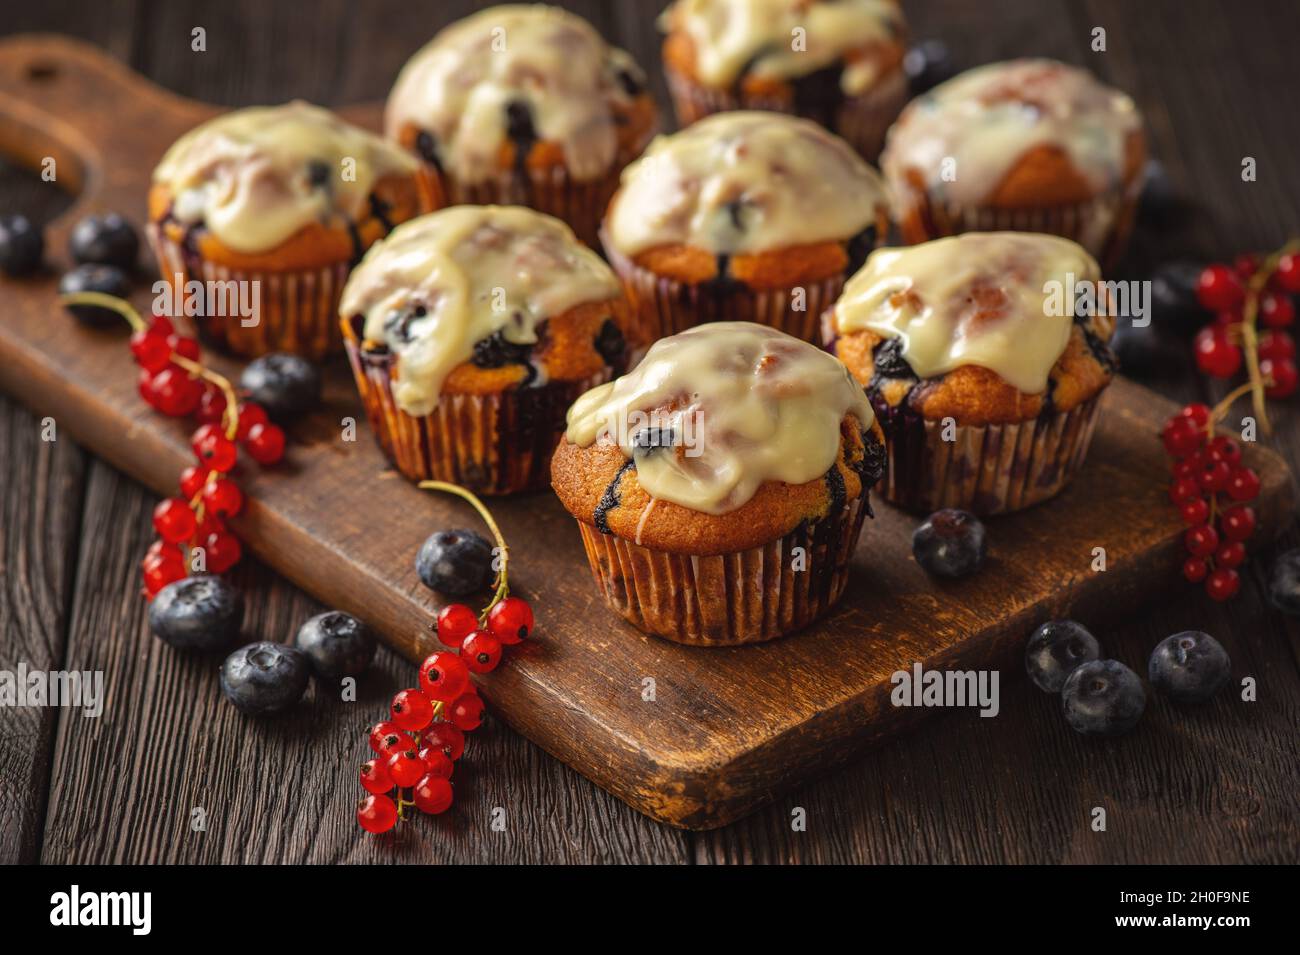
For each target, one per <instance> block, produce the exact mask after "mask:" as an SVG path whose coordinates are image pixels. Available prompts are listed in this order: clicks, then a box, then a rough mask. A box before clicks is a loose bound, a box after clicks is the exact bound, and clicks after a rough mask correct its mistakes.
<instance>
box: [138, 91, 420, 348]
mask: <svg viewBox="0 0 1300 955" xmlns="http://www.w3.org/2000/svg"><path fill="white" fill-rule="evenodd" d="M434 188H435V183H434V182H433V180H432V179H431V177H429V176H428V175H427V174H425V173H424V172H423V171H422V170H421V168H420V164H419V163H418V162H416V161H414V160H413V159H412V158H411V157H410V156H408V155H406V154H405V153H404V152H402V150H400V149H398V148H396V147H395V146H393V145H392V144H391V143H388V142H386V141H385V140H384V139H382V138H380V137H379V136H376V135H374V134H373V133H369V132H367V131H365V130H363V129H359V128H358V127H356V126H352V125H350V124H348V123H345V122H343V121H342V120H341V119H339V118H338V117H337V116H335V115H333V114H332V113H330V112H328V111H327V110H324V109H321V108H320V107H317V106H311V105H309V104H307V103H303V102H299V101H295V102H292V103H287V104H285V105H282V106H267V107H253V108H250V109H240V110H235V111H234V112H231V113H226V114H224V115H222V116H218V117H217V118H216V119H213V120H210V121H209V122H206V123H204V124H202V125H201V126H199V127H197V128H195V129H193V130H191V131H190V132H188V133H186V134H185V135H184V136H182V137H181V138H180V139H179V140H177V141H176V143H175V144H174V145H173V146H172V147H171V149H169V150H168V151H167V153H166V155H164V156H163V159H162V162H161V163H160V164H159V165H158V168H157V169H155V170H154V173H153V186H152V188H151V189H150V192H149V225H148V229H147V232H148V236H149V241H150V243H151V245H152V247H153V251H154V255H155V257H156V258H157V260H158V266H159V269H160V271H161V272H162V277H163V279H164V280H165V281H166V282H168V283H169V284H170V285H171V286H172V287H173V294H175V293H176V292H177V291H183V290H184V289H185V286H186V283H187V282H190V281H199V282H205V283H207V282H219V283H226V282H241V283H243V282H247V283H257V284H256V285H246V286H244V288H245V289H248V290H249V294H250V295H253V294H254V290H255V295H254V297H253V298H252V301H253V302H254V303H255V304H256V306H257V308H256V314H255V315H241V314H231V313H232V312H234V311H235V310H233V309H231V308H229V307H223V308H218V309H213V312H214V314H205V315H200V316H196V318H198V321H197V325H198V330H199V333H200V335H202V336H203V337H204V338H205V339H206V340H207V341H209V342H210V343H213V344H216V345H218V346H222V347H225V348H227V349H228V350H230V351H232V352H234V353H236V354H238V355H245V356H254V355H262V354H265V353H267V352H272V351H288V352H294V353H296V354H299V355H303V356H305V357H307V358H312V359H318V358H321V357H322V356H324V355H326V354H328V353H330V352H335V351H340V350H341V349H342V339H341V338H340V336H339V333H338V320H337V314H338V301H339V293H340V292H341V291H342V289H343V283H344V281H345V280H346V279H347V274H348V270H349V268H351V266H352V265H354V264H355V263H356V262H358V261H359V260H360V258H361V256H362V254H363V253H364V252H365V250H366V249H367V248H369V246H370V245H371V244H372V243H373V242H374V241H375V240H377V239H379V238H381V237H382V236H384V235H386V234H387V233H388V231H389V230H390V229H392V227H393V226H394V225H396V224H397V223H399V222H402V221H405V220H406V219H410V218H412V217H413V216H416V215H419V214H420V213H421V212H423V211H426V210H428V209H430V208H432V207H433V205H434V203H435V202H436V201H437V200H436V198H435V196H434V192H433V190H434ZM178 287H179V288H178ZM221 287H222V288H231V286H221Z"/></svg>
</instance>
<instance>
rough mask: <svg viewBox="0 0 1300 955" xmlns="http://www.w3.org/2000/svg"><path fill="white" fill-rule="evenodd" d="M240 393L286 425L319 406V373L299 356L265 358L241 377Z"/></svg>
mask: <svg viewBox="0 0 1300 955" xmlns="http://www.w3.org/2000/svg"><path fill="white" fill-rule="evenodd" d="M239 389H240V391H242V392H243V393H244V394H245V395H247V396H248V399H249V400H250V401H253V402H256V403H257V404H259V405H261V406H262V407H263V408H265V409H266V413H267V414H268V415H270V416H271V417H272V418H273V419H274V420H275V421H279V422H281V423H284V422H286V421H292V420H293V419H294V418H297V417H298V416H299V415H302V414H304V413H306V412H308V411H311V410H312V409H313V408H315V407H316V406H317V405H319V404H320V393H321V378H320V371H318V370H317V368H316V366H315V365H313V364H312V363H311V362H309V361H308V360H307V359H305V358H300V357H299V356H297V355H289V354H274V355H263V356H262V357H261V358H254V359H253V360H252V361H250V362H249V363H248V366H247V367H246V368H245V369H244V373H243V374H242V375H240V376H239Z"/></svg>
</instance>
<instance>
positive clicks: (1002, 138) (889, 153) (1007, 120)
mask: <svg viewBox="0 0 1300 955" xmlns="http://www.w3.org/2000/svg"><path fill="white" fill-rule="evenodd" d="M1141 127H1142V121H1141V117H1140V116H1139V114H1138V111H1137V107H1136V106H1135V105H1134V104H1133V100H1132V99H1130V98H1129V97H1128V96H1126V95H1125V94H1124V93H1121V92H1120V91H1118V90H1116V89H1113V88H1111V87H1109V86H1105V85H1104V84H1102V83H1100V82H1099V81H1098V80H1097V79H1096V78H1095V77H1094V76H1093V75H1092V74H1091V73H1089V72H1088V71H1087V70H1084V69H1080V68H1079V67H1075V66H1067V65H1066V64H1064V63H1058V62H1056V61H1054V60H1045V59H1022V60H1011V61H1009V62H1006V63H991V64H989V65H987V66H980V67H976V68H975V69H973V70H968V71H967V72H965V73H962V74H960V75H958V76H956V77H954V78H952V79H951V80H948V81H947V82H946V83H941V84H940V85H938V86H936V87H935V88H934V89H932V90H931V91H930V92H928V93H926V94H924V95H922V96H918V97H917V98H916V99H914V100H912V102H911V103H909V104H908V105H907V107H906V109H904V110H903V113H902V115H900V116H899V118H898V120H897V122H895V123H894V125H893V126H892V127H891V128H890V130H889V134H888V137H887V139H886V142H885V150H884V152H883V153H882V155H881V168H882V169H884V170H885V173H886V175H888V176H889V177H890V178H891V180H895V181H898V180H902V179H904V178H906V176H907V172H908V170H916V171H917V172H918V173H919V174H920V177H921V178H922V179H923V181H924V182H925V184H926V187H927V188H929V189H931V190H933V191H935V192H936V193H938V194H939V195H941V196H943V197H945V198H948V199H951V200H953V201H956V202H963V203H982V202H985V201H988V200H989V199H990V198H991V197H995V196H996V193H997V191H998V189H999V188H1000V187H1001V186H1002V185H1003V183H1004V181H1005V180H1006V179H1007V178H1008V176H1009V174H1010V173H1011V172H1012V171H1013V170H1014V169H1015V168H1016V167H1017V165H1018V164H1019V163H1020V162H1021V160H1022V159H1024V157H1026V156H1027V155H1029V154H1031V153H1033V152H1035V151H1044V150H1045V151H1050V152H1051V153H1054V154H1056V156H1057V157H1064V158H1065V159H1066V160H1067V161H1068V163H1069V167H1070V169H1071V170H1072V172H1073V174H1072V175H1070V176H1065V175H1059V174H1058V175H1056V176H1054V177H1053V178H1055V179H1058V180H1060V179H1075V178H1077V179H1081V180H1082V182H1083V183H1085V184H1086V187H1087V188H1088V189H1089V190H1090V191H1091V193H1092V194H1094V195H1095V194H1096V193H1099V192H1102V191H1104V190H1106V189H1110V188H1114V187H1115V186H1117V185H1118V184H1120V183H1121V182H1123V181H1124V180H1125V177H1126V175H1128V174H1129V170H1130V167H1131V166H1132V163H1131V162H1130V146H1129V140H1130V137H1131V136H1132V135H1133V134H1135V133H1140V131H1141ZM945 160H951V162H945ZM1062 185H1063V187H1064V188H1066V189H1068V188H1069V184H1068V183H1063V184H1062ZM1069 201H1073V200H1069Z"/></svg>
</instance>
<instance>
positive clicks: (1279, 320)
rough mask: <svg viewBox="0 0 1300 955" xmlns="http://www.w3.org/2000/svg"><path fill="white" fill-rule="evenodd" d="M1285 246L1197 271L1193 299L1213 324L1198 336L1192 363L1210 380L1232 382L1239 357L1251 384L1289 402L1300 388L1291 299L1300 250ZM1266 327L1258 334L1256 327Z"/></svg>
mask: <svg viewBox="0 0 1300 955" xmlns="http://www.w3.org/2000/svg"><path fill="white" fill-rule="evenodd" d="M1294 246H1295V243H1292V244H1291V245H1288V246H1287V247H1285V248H1284V249H1283V250H1282V251H1281V252H1279V253H1277V254H1275V255H1273V256H1269V257H1267V258H1265V259H1262V260H1261V258H1260V257H1259V256H1257V255H1253V254H1246V255H1240V256H1238V257H1237V259H1236V261H1235V262H1234V263H1233V264H1232V265H1225V264H1221V263H1220V264H1215V265H1209V266H1207V267H1206V268H1205V269H1204V271H1202V272H1201V275H1200V278H1199V279H1198V280H1197V283H1196V297H1197V299H1198V301H1199V302H1200V303H1201V306H1202V307H1203V308H1205V309H1206V310H1207V311H1210V312H1213V313H1214V316H1215V317H1214V321H1213V322H1211V323H1210V324H1209V325H1206V326H1205V327H1204V328H1202V329H1201V330H1200V331H1199V332H1198V333H1197V335H1196V341H1195V349H1196V365H1197V367H1198V368H1200V369H1201V371H1202V372H1204V373H1205V374H1207V375H1210V376H1212V377H1214V378H1231V377H1232V376H1233V375H1235V374H1236V373H1237V372H1238V371H1239V370H1240V369H1241V366H1242V363H1243V358H1244V361H1245V364H1246V365H1247V370H1248V371H1249V373H1250V377H1251V380H1252V381H1257V380H1258V382H1259V384H1260V385H1261V386H1262V388H1263V391H1264V393H1265V394H1267V395H1268V397H1270V398H1287V397H1289V396H1291V395H1292V394H1294V393H1295V390H1296V388H1297V386H1300V372H1297V370H1296V363H1295V354H1296V350H1295V340H1294V339H1293V338H1292V337H1291V334H1290V332H1288V331H1287V329H1288V328H1290V327H1291V326H1292V325H1294V324H1295V318H1296V309H1295V303H1294V301H1292V298H1291V296H1292V295H1294V294H1296V293H1300V250H1297V248H1295V247H1294ZM1261 324H1262V325H1263V326H1265V330H1264V331H1258V330H1257V329H1258V326H1259V325H1261Z"/></svg>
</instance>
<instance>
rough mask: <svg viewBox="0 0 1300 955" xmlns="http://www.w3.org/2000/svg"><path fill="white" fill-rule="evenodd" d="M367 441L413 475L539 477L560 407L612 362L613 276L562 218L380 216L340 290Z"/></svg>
mask: <svg viewBox="0 0 1300 955" xmlns="http://www.w3.org/2000/svg"><path fill="white" fill-rule="evenodd" d="M341 314H342V323H343V334H344V338H345V340H346V344H347V350H348V358H349V359H350V361H351V363H352V371H353V374H354V376H355V378H356V382H357V388H358V389H359V390H360V392H361V399H362V402H363V403H364V405H365V407H366V414H367V416H368V417H369V418H370V424H371V427H372V428H373V429H374V432H375V437H376V438H377V439H378V441H379V444H380V447H381V448H382V449H383V450H384V453H385V454H386V455H387V456H388V458H389V460H390V461H392V463H393V464H394V465H395V466H396V467H397V469H398V470H399V471H401V473H402V474H404V475H406V476H407V477H408V478H411V479H412V480H425V479H433V480H442V481H454V482H455V483H457V484H461V485H463V486H465V487H468V488H470V489H472V490H474V491H479V492H481V493H484V494H508V493H512V492H515V491H526V490H530V489H534V488H538V487H545V486H546V483H547V479H548V475H549V471H548V465H549V463H550V457H551V452H552V451H553V450H554V448H555V444H556V442H557V441H558V440H559V438H560V435H561V434H562V433H563V431H564V415H565V411H566V409H567V408H568V407H569V405H570V404H571V403H572V402H573V400H574V399H575V398H577V397H578V396H579V395H581V394H582V393H583V392H585V391H586V390H588V389H589V388H592V387H594V386H595V385H597V384H600V383H601V382H604V381H608V380H609V379H610V378H611V377H613V376H614V375H615V374H618V373H620V372H621V371H622V370H623V369H624V367H625V359H626V345H625V338H624V327H625V325H626V323H627V321H628V317H629V309H628V306H627V302H626V299H625V298H624V296H623V292H622V289H621V288H620V287H619V283H618V279H617V278H616V277H615V276H614V273H613V272H611V271H610V270H609V266H607V265H606V264H605V263H604V262H603V261H601V259H600V257H599V256H598V255H596V253H595V252H593V251H591V249H589V248H587V247H586V246H585V245H583V244H582V243H580V242H579V241H578V240H577V238H576V237H575V236H574V235H573V232H572V231H571V230H570V229H569V228H568V226H566V225H565V224H564V223H563V222H560V221H559V220H558V219H553V218H551V217H550V216H544V215H542V214H541V213H539V212H534V211H532V210H531V209H523V208H520V207H510V206H453V207H452V208H450V209H444V210H442V211H440V212H435V213H432V214H430V215H427V216H421V217H420V218H418V219H414V220H412V221H410V222H407V223H405V224H404V225H401V226H399V227H398V228H397V229H394V230H393V233H392V235H390V236H389V237H388V238H387V239H385V240H384V241H382V242H379V243H377V244H376V245H375V247H374V248H372V249H371V250H370V252H369V253H367V254H366V257H365V259H364V260H362V262H361V264H360V265H359V266H357V268H356V269H355V270H354V271H353V273H352V276H351V278H349V279H348V284H347V287H346V288H345V289H344V292H343V301H342V305H341Z"/></svg>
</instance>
